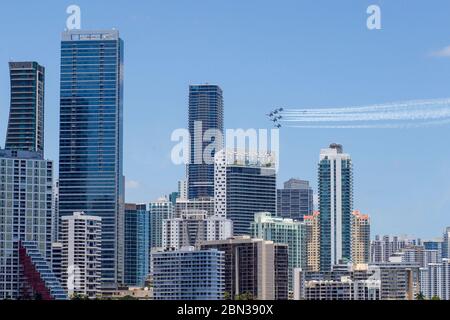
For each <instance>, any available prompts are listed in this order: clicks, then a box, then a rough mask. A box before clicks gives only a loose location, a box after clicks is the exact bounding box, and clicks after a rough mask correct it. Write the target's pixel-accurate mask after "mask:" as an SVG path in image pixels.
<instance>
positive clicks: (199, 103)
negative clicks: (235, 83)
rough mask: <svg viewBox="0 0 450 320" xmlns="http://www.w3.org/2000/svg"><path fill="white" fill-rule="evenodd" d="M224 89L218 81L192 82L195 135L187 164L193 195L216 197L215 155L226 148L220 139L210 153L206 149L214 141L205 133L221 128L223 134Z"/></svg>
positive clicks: (191, 111) (191, 129)
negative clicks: (216, 83) (209, 82)
mask: <svg viewBox="0 0 450 320" xmlns="http://www.w3.org/2000/svg"><path fill="white" fill-rule="evenodd" d="M223 118H224V116H223V92H222V89H221V88H220V87H219V86H217V85H209V84H205V85H191V86H190V87H189V133H190V137H191V154H190V163H189V164H188V165H187V178H188V179H187V180H188V197H189V199H196V198H204V197H214V156H215V153H216V152H218V151H220V150H222V148H223V140H222V141H216V142H217V143H218V148H217V149H216V148H213V149H212V150H211V154H210V155H209V156H210V157H211V159H212V161H211V162H210V163H208V161H206V159H205V158H204V152H205V150H206V148H207V147H208V145H209V144H211V141H209V142H208V141H204V140H207V139H203V138H204V135H205V133H207V132H208V131H210V130H217V131H218V132H220V133H221V134H222V136H223Z"/></svg>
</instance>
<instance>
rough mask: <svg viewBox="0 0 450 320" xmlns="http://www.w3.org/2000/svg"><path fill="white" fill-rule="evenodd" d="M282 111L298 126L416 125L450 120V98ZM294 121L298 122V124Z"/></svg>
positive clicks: (283, 118) (288, 122)
mask: <svg viewBox="0 0 450 320" xmlns="http://www.w3.org/2000/svg"><path fill="white" fill-rule="evenodd" d="M280 114H281V118H280V119H279V122H282V123H285V124H286V125H287V126H289V127H296V128H299V127H300V128H415V127H423V126H433V125H443V124H448V123H450V99H434V100H417V101H406V102H397V103H387V104H379V105H372V106H356V107H340V108H321V109H287V110H285V111H283V112H281V113H280ZM346 122H347V124H346ZM358 122H362V124H358ZM365 122H369V123H365ZM375 122H380V123H375ZM386 122H388V123H386ZM407 122H409V123H407ZM412 122H414V123H412ZM294 123H298V124H299V125H298V126H295V125H293V124H294ZM311 123H314V124H311ZM319 123H320V124H319ZM338 123H341V124H338ZM348 123H350V124H348Z"/></svg>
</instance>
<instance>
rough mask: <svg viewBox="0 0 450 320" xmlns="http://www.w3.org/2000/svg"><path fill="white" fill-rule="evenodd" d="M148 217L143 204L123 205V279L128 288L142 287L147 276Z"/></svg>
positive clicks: (148, 251)
mask: <svg viewBox="0 0 450 320" xmlns="http://www.w3.org/2000/svg"><path fill="white" fill-rule="evenodd" d="M149 217H150V215H149V212H148V211H147V205H145V204H132V203H128V204H125V219H124V220H125V221H124V226H125V232H124V237H125V241H124V243H125V247H124V255H125V259H124V260H125V262H124V270H125V271H124V277H125V280H124V282H125V284H126V285H128V286H136V287H141V288H142V287H144V284H145V280H146V279H147V277H148V274H149V269H150V267H149V257H150V219H149Z"/></svg>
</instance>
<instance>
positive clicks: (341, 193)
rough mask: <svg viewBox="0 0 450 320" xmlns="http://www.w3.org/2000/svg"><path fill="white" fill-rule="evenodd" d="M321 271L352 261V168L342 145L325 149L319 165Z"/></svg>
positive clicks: (348, 156)
mask: <svg viewBox="0 0 450 320" xmlns="http://www.w3.org/2000/svg"><path fill="white" fill-rule="evenodd" d="M318 172H319V210H320V269H321V271H330V270H331V268H332V267H333V265H336V264H338V263H341V262H349V261H351V258H352V238H351V237H352V234H351V227H352V211H353V166H352V159H351V158H350V155H348V154H345V153H343V149H342V146H341V145H337V144H332V145H331V146H330V148H328V149H323V150H322V151H321V153H320V162H319V170H318Z"/></svg>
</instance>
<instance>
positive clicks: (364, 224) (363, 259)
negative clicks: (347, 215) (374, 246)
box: [352, 211, 370, 264]
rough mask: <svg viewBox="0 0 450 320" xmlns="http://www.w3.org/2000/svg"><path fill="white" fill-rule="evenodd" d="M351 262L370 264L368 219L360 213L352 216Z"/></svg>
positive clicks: (357, 212) (354, 213) (355, 212)
mask: <svg viewBox="0 0 450 320" xmlns="http://www.w3.org/2000/svg"><path fill="white" fill-rule="evenodd" d="M352 262H353V263H355V264H367V263H369V262H370V218H369V216H368V215H365V214H362V213H361V212H360V211H354V212H353V214H352Z"/></svg>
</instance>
